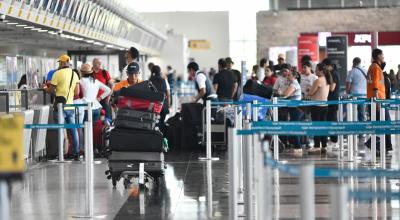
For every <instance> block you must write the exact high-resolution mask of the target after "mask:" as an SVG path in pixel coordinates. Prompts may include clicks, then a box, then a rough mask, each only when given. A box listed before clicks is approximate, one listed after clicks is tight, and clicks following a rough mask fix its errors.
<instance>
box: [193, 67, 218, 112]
mask: <svg viewBox="0 0 400 220" xmlns="http://www.w3.org/2000/svg"><path fill="white" fill-rule="evenodd" d="M187 71H188V73H189V75H190V76H192V77H195V79H194V82H195V86H196V89H197V91H198V94H197V95H196V96H195V97H194V98H193V102H198V101H199V100H200V99H203V104H204V105H206V101H207V100H213V99H216V94H215V92H214V89H213V87H212V85H211V82H210V79H209V78H208V77H207V76H206V74H205V73H203V72H202V71H201V70H199V65H198V64H197V63H196V62H191V63H189V64H188V65H187Z"/></svg>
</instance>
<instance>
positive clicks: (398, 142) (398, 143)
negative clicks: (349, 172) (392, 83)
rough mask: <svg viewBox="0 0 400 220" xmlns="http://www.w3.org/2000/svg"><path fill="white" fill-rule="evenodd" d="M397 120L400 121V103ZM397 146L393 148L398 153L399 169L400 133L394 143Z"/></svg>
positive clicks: (399, 162) (398, 98) (399, 166)
mask: <svg viewBox="0 0 400 220" xmlns="http://www.w3.org/2000/svg"><path fill="white" fill-rule="evenodd" d="M397 100H400V95H397ZM395 117H396V120H398V121H400V105H398V106H397V110H396V115H395ZM394 146H396V147H395V148H394V149H393V150H394V152H395V153H396V154H397V158H398V159H397V161H398V164H397V166H398V167H397V169H400V134H397V135H396V144H395V145H394Z"/></svg>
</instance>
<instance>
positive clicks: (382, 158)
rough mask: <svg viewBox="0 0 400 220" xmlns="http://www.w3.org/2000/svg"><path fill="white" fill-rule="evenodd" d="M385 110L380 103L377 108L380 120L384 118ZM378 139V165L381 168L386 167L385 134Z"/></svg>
mask: <svg viewBox="0 0 400 220" xmlns="http://www.w3.org/2000/svg"><path fill="white" fill-rule="evenodd" d="M385 112H386V109H385V108H384V107H383V105H381V106H380V108H379V116H380V117H379V119H380V121H385V120H386V115H385ZM379 139H380V165H381V168H382V169H385V168H386V138H385V135H384V134H382V135H380V136H379Z"/></svg>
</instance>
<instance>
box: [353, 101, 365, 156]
mask: <svg viewBox="0 0 400 220" xmlns="http://www.w3.org/2000/svg"><path fill="white" fill-rule="evenodd" d="M353 100H357V98H354V99H353ZM362 107H363V106H362V105H357V104H353V121H359V119H358V108H362ZM353 149H354V151H353V154H354V156H355V158H354V160H357V158H358V137H357V135H354V136H353Z"/></svg>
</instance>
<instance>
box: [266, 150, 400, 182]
mask: <svg viewBox="0 0 400 220" xmlns="http://www.w3.org/2000/svg"><path fill="white" fill-rule="evenodd" d="M264 165H265V166H270V167H271V168H273V169H278V170H280V171H282V172H284V173H287V174H290V175H293V176H298V175H300V169H299V166H296V165H289V164H283V163H280V162H278V161H276V160H274V159H272V158H271V157H268V156H265V158H264ZM314 176H315V177H316V178H339V177H360V178H371V177H387V178H391V179H398V178H400V171H399V170H383V169H356V170H350V169H335V168H315V169H314Z"/></svg>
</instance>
